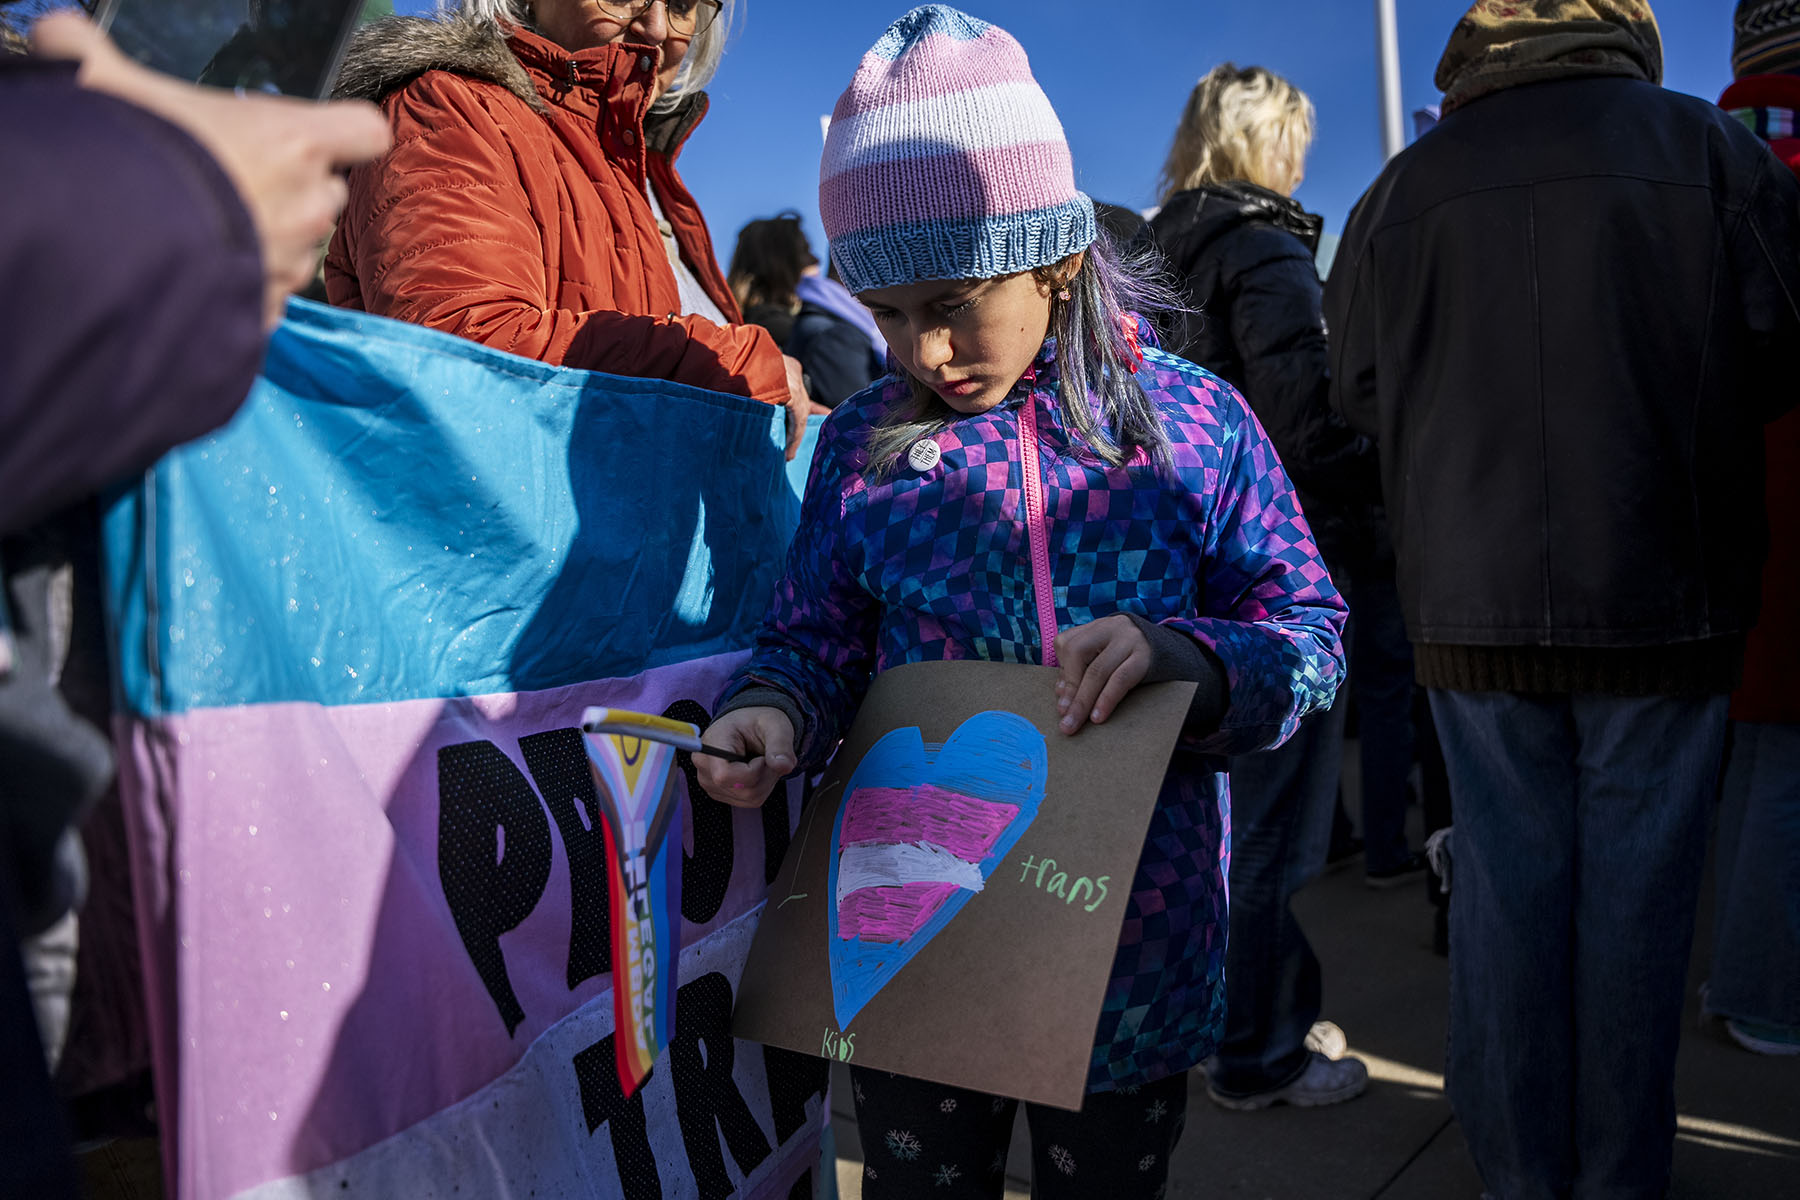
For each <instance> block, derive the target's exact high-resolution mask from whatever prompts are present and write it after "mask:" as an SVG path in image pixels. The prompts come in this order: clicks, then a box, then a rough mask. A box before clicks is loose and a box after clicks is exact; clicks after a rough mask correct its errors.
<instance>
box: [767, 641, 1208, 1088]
mask: <svg viewBox="0 0 1800 1200" xmlns="http://www.w3.org/2000/svg"><path fill="white" fill-rule="evenodd" d="M1056 675H1057V673H1056V671H1055V670H1054V669H1052V668H1049V667H1033V666H1020V665H1016V664H1007V663H985V662H934V663H915V664H912V665H909V666H904V667H899V668H896V669H895V670H892V671H888V672H886V673H884V674H882V675H880V676H878V677H877V678H876V680H875V682H874V684H873V686H872V687H871V688H870V689H869V694H868V698H867V699H866V700H865V701H864V702H863V707H862V710H861V712H859V713H858V714H857V719H856V724H855V726H854V727H853V728H852V729H851V731H850V736H849V737H848V738H846V739H845V741H844V744H843V746H842V747H841V748H840V749H839V751H838V754H837V757H836V759H835V760H834V761H833V763H832V765H831V768H830V770H829V771H828V772H827V773H826V775H825V777H824V779H823V780H822V781H821V782H820V785H819V787H818V788H817V789H815V791H814V794H813V801H812V804H811V806H810V807H809V808H808V810H807V811H806V813H805V814H804V815H803V816H802V817H801V821H800V828H799V831H798V832H797V833H796V835H795V839H794V843H793V847H792V849H791V850H790V851H789V852H788V855H787V858H786V860H785V861H784V862H783V863H782V867H781V873H780V874H779V875H777V876H776V878H775V882H774V885H773V886H772V887H771V888H770V891H769V902H768V907H767V909H766V910H765V912H764V916H763V921H762V924H761V926H760V927H759V928H758V929H757V932H756V940H755V943H754V945H753V946H752V948H751V952H750V958H749V961H748V962H747V963H746V964H745V966H744V974H743V978H742V980H741V981H740V984H739V989H738V1000H737V1010H736V1015H735V1018H734V1026H733V1031H734V1032H735V1034H736V1035H737V1036H738V1037H740V1038H745V1039H748V1040H751V1041H757V1042H762V1043H764V1044H765V1045H770V1046H779V1047H782V1048H784V1049H789V1050H798V1051H801V1052H804V1053H807V1054H815V1055H819V1056H822V1057H825V1058H833V1059H837V1060H839V1061H843V1062H851V1063H855V1064H857V1065H859V1066H868V1067H877V1068H880V1069H881V1070H886V1071H895V1072H898V1073H900V1074H903V1075H910V1076H914V1077H916V1078H920V1079H929V1080H933V1081H936V1082H939V1083H946V1084H950V1085H952V1086H955V1087H965V1088H973V1089H975V1090H978V1091H984V1092H991V1093H994V1094H996V1095H1003V1096H1014V1097H1018V1098H1020V1099H1024V1100H1032V1101H1037V1102H1039V1103H1044V1104H1053V1105H1056V1106H1058V1107H1061V1108H1068V1109H1078V1108H1080V1107H1081V1100H1082V1095H1083V1093H1084V1092H1085V1090H1086V1082H1087V1075H1088V1059H1089V1056H1090V1053H1091V1051H1092V1049H1093V1039H1094V1028H1095V1026H1096V1024H1097V1023H1098V1021H1099V1019H1100V1006H1101V1002H1102V1000H1103V999H1104V996H1105V991H1106V982H1107V978H1108V976H1109V974H1110V973H1111V968H1112V963H1113V955H1114V952H1115V950H1116V949H1117V946H1118V940H1119V928H1120V924H1121V922H1122V921H1123V920H1124V916H1125V906H1126V901H1127V899H1128V898H1129V895H1130V890H1131V881H1132V877H1133V874H1134V873H1135V871H1136V869H1137V863H1138V857H1139V855H1140V853H1141V852H1142V850H1143V844H1144V836H1145V831H1146V829H1147V828H1148V826H1149V822H1150V814H1151V812H1152V810H1153V809H1154V807H1155V805H1156V797H1157V793H1158V792H1159V791H1160V789H1161V786H1162V779H1163V774H1164V772H1165V771H1166V770H1167V768H1168V763H1169V756H1170V754H1171V753H1172V752H1173V750H1174V747H1175V740H1176V738H1177V736H1178V735H1179V733H1180V730H1181V723H1182V719H1183V718H1184V717H1185V716H1186V714H1187V708H1188V703H1189V701H1190V700H1191V699H1192V696H1193V685H1192V684H1189V683H1162V684H1151V685H1146V686H1143V687H1139V688H1138V689H1137V690H1135V691H1134V692H1132V693H1131V695H1130V696H1128V697H1127V698H1126V700H1125V702H1124V703H1123V704H1121V705H1120V706H1119V708H1118V710H1117V711H1116V712H1115V713H1114V715H1113V716H1112V717H1111V718H1110V719H1109V720H1108V721H1107V722H1106V724H1104V725H1092V726H1087V727H1085V728H1083V729H1082V731H1081V732H1080V733H1078V734H1076V735H1075V736H1074V737H1066V736H1064V735H1063V734H1061V733H1059V732H1057V730H1056V721H1057V712H1056V695H1055V691H1054V688H1055V683H1056Z"/></svg>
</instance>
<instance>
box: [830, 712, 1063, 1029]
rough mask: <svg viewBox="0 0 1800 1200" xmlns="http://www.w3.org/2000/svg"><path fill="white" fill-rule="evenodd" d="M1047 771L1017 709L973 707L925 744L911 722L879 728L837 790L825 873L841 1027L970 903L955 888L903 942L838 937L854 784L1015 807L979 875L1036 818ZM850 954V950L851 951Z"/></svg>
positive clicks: (988, 871)
mask: <svg viewBox="0 0 1800 1200" xmlns="http://www.w3.org/2000/svg"><path fill="white" fill-rule="evenodd" d="M1049 773H1050V751H1049V747H1048V746H1046V745H1045V743H1044V735H1043V733H1042V732H1041V731H1040V730H1039V729H1038V727H1037V726H1035V725H1033V724H1032V723H1031V722H1030V721H1027V720H1026V719H1025V718H1024V717H1021V716H1019V715H1018V714H1017V713H1010V712H1001V711H998V710H990V711H987V712H979V713H976V714H975V715H974V716H972V717H970V718H969V719H968V720H966V721H964V722H963V723H962V724H961V725H958V726H957V727H956V731H955V732H954V733H952V734H951V735H950V738H949V740H948V741H945V742H942V743H938V744H932V745H927V744H926V742H925V739H924V735H923V734H922V733H921V732H920V730H919V728H918V726H916V725H914V726H907V727H905V728H902V729H894V730H890V731H889V732H887V733H885V734H883V735H882V736H881V738H880V740H878V741H877V742H876V743H875V744H874V745H873V746H871V747H869V752H868V753H867V754H865V755H863V759H862V761H861V762H860V763H858V764H857V766H856V771H855V773H854V774H853V775H851V777H850V783H849V785H848V786H847V787H845V789H844V793H843V794H844V800H843V803H841V804H839V805H838V810H837V816H836V818H835V819H834V820H833V822H832V826H831V870H830V873H829V876H828V884H827V891H826V905H825V911H826V914H827V937H828V939H829V942H828V945H827V957H828V959H829V962H830V966H831V996H832V1010H833V1013H834V1015H835V1016H836V1017H837V1023H838V1029H839V1030H840V1031H842V1030H844V1029H845V1028H847V1027H848V1026H849V1024H850V1022H851V1021H852V1020H854V1019H855V1018H856V1014H857V1013H859V1012H861V1011H862V1010H863V1007H864V1006H865V1005H867V1004H868V1003H869V1001H870V1000H873V999H874V998H875V995H876V993H878V992H879V991H881V989H882V988H884V987H886V986H887V984H888V983H889V982H890V981H892V979H893V978H894V976H895V975H897V974H899V973H900V970H901V968H903V967H904V966H906V964H907V963H909V962H911V961H912V960H913V958H914V956H916V955H917V954H918V953H919V951H921V950H923V949H924V948H925V947H926V946H927V945H928V944H930V942H931V939H932V938H934V937H936V936H937V935H938V933H939V932H940V931H941V930H942V929H943V928H944V927H945V926H946V925H948V924H949V923H950V922H951V920H953V919H954V918H955V917H956V914H958V913H959V912H961V911H962V909H963V906H964V905H965V904H967V903H968V902H969V899H970V897H972V896H973V895H974V893H973V892H971V891H969V890H968V889H966V888H958V889H957V890H956V892H955V893H954V894H952V895H951V896H950V898H949V899H947V900H945V901H944V903H943V905H942V906H941V907H940V908H939V909H938V910H937V912H936V913H934V914H932V917H931V919H930V920H929V921H927V922H926V923H925V924H924V926H923V927H921V928H920V929H919V930H918V932H916V933H914V934H913V935H912V936H911V937H910V938H908V939H907V940H906V941H904V942H865V941H862V940H861V939H859V938H839V937H838V902H837V894H838V893H837V888H838V857H839V855H840V853H841V851H842V843H841V841H840V839H841V838H842V836H843V830H844V814H845V813H846V812H848V811H849V809H850V798H851V797H852V796H854V795H855V794H856V790H857V789H858V788H859V787H919V786H922V785H925V784H936V785H938V786H939V787H942V788H946V789H948V790H950V791H955V792H961V793H962V794H963V795H966V796H973V797H975V798H976V799H978V800H990V801H995V802H998V803H1002V804H1014V805H1017V806H1018V808H1019V812H1018V814H1017V815H1016V816H1014V817H1013V819H1012V823H1011V824H1009V825H1008V826H1007V827H1006V829H1005V830H1004V831H1003V832H1002V833H1001V834H1000V837H999V839H998V840H997V841H996V842H995V843H994V846H993V848H992V849H991V850H989V851H988V854H987V856H986V857H985V858H983V859H982V860H981V862H980V864H979V866H980V870H981V877H982V879H983V880H984V881H985V880H987V879H989V878H991V877H992V876H993V873H994V870H995V868H997V867H998V866H999V865H1000V860H1001V859H1003V858H1005V857H1006V855H1007V852H1008V851H1010V850H1011V849H1012V848H1013V846H1014V845H1015V844H1017V842H1018V840H1019V838H1021V837H1022V836H1024V833H1025V831H1026V830H1027V829H1029V828H1030V827H1031V823H1032V822H1033V821H1035V820H1037V815H1038V809H1039V808H1040V807H1041V806H1042V804H1043V800H1044V785H1045V781H1046V780H1047V779H1048V777H1049ZM852 955H854V956H855V957H854V958H853V957H852Z"/></svg>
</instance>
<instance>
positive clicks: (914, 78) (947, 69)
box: [831, 28, 1031, 121]
mask: <svg viewBox="0 0 1800 1200" xmlns="http://www.w3.org/2000/svg"><path fill="white" fill-rule="evenodd" d="M908 58H909V59H910V60H911V61H912V62H913V63H918V62H922V61H930V62H931V64H932V66H933V68H934V69H933V70H932V71H931V72H930V73H929V74H926V73H924V72H919V71H914V72H908V73H907V75H909V76H910V77H906V76H902V78H903V79H904V87H903V88H902V94H903V95H904V96H905V97H906V99H908V100H923V99H926V98H927V97H930V96H942V95H944V94H945V93H946V92H960V91H964V90H966V89H969V88H978V87H986V86H987V85H988V84H992V83H1008V82H1012V81H1015V80H1020V79H1030V78H1031V62H1030V60H1029V59H1027V58H1026V57H1025V51H1024V50H1023V49H1021V48H1020V46H1019V43H1017V42H1015V41H1014V40H1013V39H1012V38H1011V37H1009V36H1007V33H1006V31H1005V30H1003V29H997V28H996V29H989V30H988V31H987V32H986V33H984V34H982V35H981V36H980V37H978V38H974V39H972V40H970V41H966V42H965V41H958V40H957V39H956V38H953V37H950V36H949V35H947V34H943V33H929V34H926V35H925V37H923V38H921V39H920V40H919V41H918V43H917V44H916V45H915V46H914V47H913V48H912V49H911V50H910V51H909V52H908ZM894 62H895V60H893V59H891V58H882V57H880V56H879V55H876V54H865V55H863V60H862V65H861V66H859V67H857V69H856V74H855V75H853V76H851V78H850V86H849V87H847V88H845V89H844V94H843V95H841V96H839V97H838V102H837V107H836V108H834V109H832V112H831V119H832V120H834V121H836V120H838V119H840V118H842V117H843V116H845V115H846V114H847V113H848V112H850V111H851V108H852V106H853V105H854V104H855V103H856V101H855V97H857V96H859V95H861V94H863V93H865V92H869V91H873V90H877V89H878V88H879V86H880V84H881V81H882V80H884V79H887V78H888V77H889V76H891V75H892V74H893V72H894V70H895V65H894ZM900 70H902V71H905V67H901V68H900Z"/></svg>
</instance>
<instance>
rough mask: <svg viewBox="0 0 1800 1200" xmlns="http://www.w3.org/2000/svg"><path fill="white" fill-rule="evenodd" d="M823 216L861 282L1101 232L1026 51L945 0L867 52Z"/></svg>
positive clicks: (849, 93) (841, 102) (995, 260)
mask: <svg viewBox="0 0 1800 1200" xmlns="http://www.w3.org/2000/svg"><path fill="white" fill-rule="evenodd" d="M819 214H820V216H821V218H822V219H823V221H824V225H825V234H826V236H827V237H828V238H829V239H830V241H831V260H832V262H833V263H834V264H836V266H837V269H838V272H839V274H840V275H841V276H842V277H843V280H844V283H845V285H846V286H847V287H849V289H850V290H851V291H853V292H863V291H868V290H870V289H872V288H884V287H894V286H896V285H900V284H909V283H917V282H919V281H921V280H926V279H991V278H994V277H995V276H999V275H1009V274H1013V273H1015V272H1019V271H1029V270H1031V269H1033V268H1035V267H1045V266H1049V265H1051V264H1052V263H1056V262H1060V261H1061V260H1062V259H1064V258H1067V257H1068V256H1069V255H1071V254H1074V253H1075V252H1077V251H1079V250H1084V249H1086V248H1087V247H1088V245H1089V244H1091V243H1092V242H1093V240H1094V229H1095V224H1094V204H1093V201H1091V200H1090V199H1088V197H1087V196H1085V195H1083V194H1082V193H1081V192H1079V191H1077V190H1076V189H1075V169H1074V165H1073V163H1072V161H1071V160H1070V157H1069V143H1068V139H1067V138H1066V137H1064V135H1063V128H1062V122H1061V121H1059V120H1057V117H1056V111H1055V110H1054V109H1053V108H1051V107H1050V100H1049V97H1047V96H1045V95H1044V91H1043V89H1042V88H1040V87H1039V86H1038V84H1037V80H1035V79H1034V78H1032V75H1031V64H1030V62H1028V61H1027V59H1026V57H1025V51H1024V49H1023V48H1022V47H1020V45H1019V43H1018V42H1017V41H1015V40H1014V39H1013V38H1012V36H1011V35H1010V34H1008V33H1007V32H1006V31H1005V30H1003V29H1001V28H999V27H998V26H996V25H990V24H988V23H987V22H986V21H981V20H977V19H976V18H974V17H971V16H969V15H968V14H966V13H961V12H958V11H957V10H956V9H954V8H950V7H948V6H946V5H942V4H927V5H925V6H923V7H921V8H915V9H913V10H912V11H911V12H909V13H907V14H906V15H905V16H903V17H901V18H900V19H899V20H898V21H895V22H894V23H893V24H892V25H890V26H888V29H887V32H886V33H884V34H882V35H881V39H880V40H879V41H877V42H876V43H875V45H874V46H873V47H872V48H871V49H870V50H869V52H868V53H867V54H865V55H863V59H862V64H861V65H860V66H859V67H858V68H857V71H856V75H855V77H854V78H852V79H851V81H850V86H849V87H848V88H846V89H845V90H844V94H843V95H842V96H840V97H839V98H838V102H837V107H836V109H834V110H833V112H832V115H831V127H830V129H829V130H828V131H827V133H826V136H825V157H824V161H823V162H822V163H821V164H820V167H819Z"/></svg>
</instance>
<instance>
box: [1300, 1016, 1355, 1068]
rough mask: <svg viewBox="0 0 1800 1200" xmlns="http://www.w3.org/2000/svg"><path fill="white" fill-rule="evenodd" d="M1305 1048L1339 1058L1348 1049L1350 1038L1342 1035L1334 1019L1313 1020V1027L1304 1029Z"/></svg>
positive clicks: (1341, 1030) (1327, 1056)
mask: <svg viewBox="0 0 1800 1200" xmlns="http://www.w3.org/2000/svg"><path fill="white" fill-rule="evenodd" d="M1306 1048H1307V1049H1308V1050H1311V1051H1312V1052H1313V1053H1314V1054H1323V1055H1324V1056H1325V1057H1326V1058H1330V1059H1339V1058H1342V1057H1344V1051H1346V1050H1348V1049H1350V1039H1349V1038H1347V1037H1345V1036H1344V1031H1343V1029H1341V1028H1340V1027H1339V1026H1338V1023H1337V1022H1336V1021H1314V1022H1313V1027H1312V1028H1311V1029H1309V1030H1307V1031H1306Z"/></svg>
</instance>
